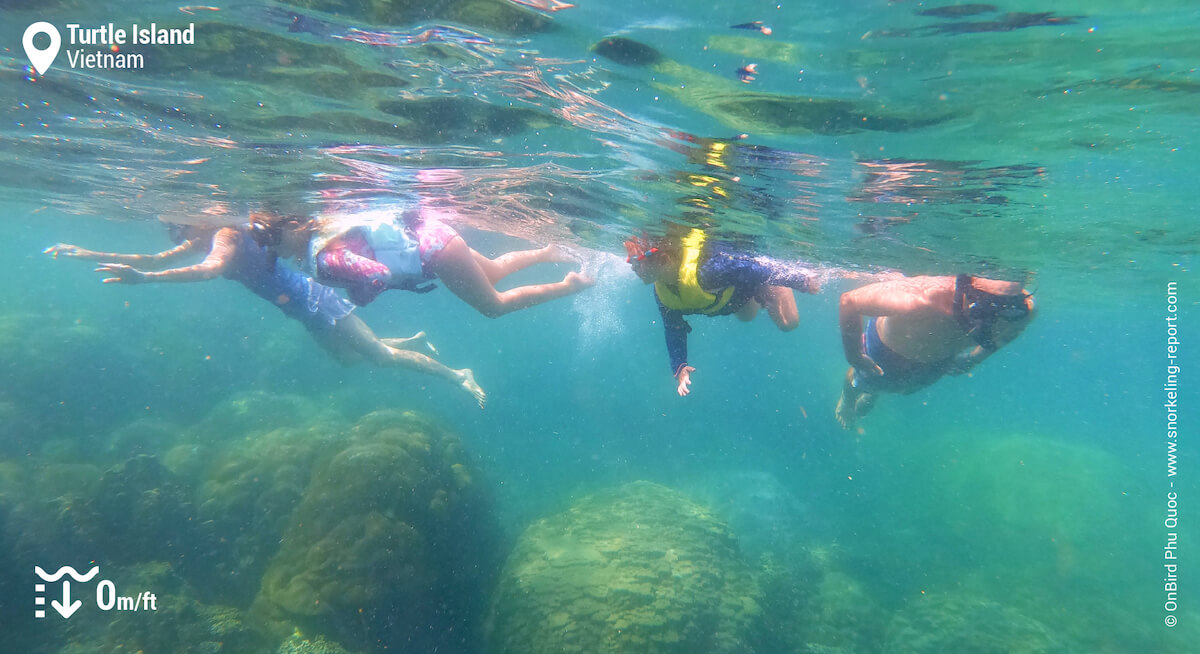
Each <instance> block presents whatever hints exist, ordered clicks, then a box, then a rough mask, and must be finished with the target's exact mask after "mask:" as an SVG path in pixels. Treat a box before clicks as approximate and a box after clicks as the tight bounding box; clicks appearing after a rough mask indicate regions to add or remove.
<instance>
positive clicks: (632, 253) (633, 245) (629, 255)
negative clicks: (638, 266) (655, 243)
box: [625, 236, 658, 263]
mask: <svg viewBox="0 0 1200 654" xmlns="http://www.w3.org/2000/svg"><path fill="white" fill-rule="evenodd" d="M652 254H658V248H656V247H651V245H650V244H649V243H648V242H647V241H646V240H645V239H641V238H638V237H636V236H635V237H633V238H631V239H629V240H628V241H625V263H633V262H635V261H643V260H645V258H646V257H648V256H650V255H652Z"/></svg>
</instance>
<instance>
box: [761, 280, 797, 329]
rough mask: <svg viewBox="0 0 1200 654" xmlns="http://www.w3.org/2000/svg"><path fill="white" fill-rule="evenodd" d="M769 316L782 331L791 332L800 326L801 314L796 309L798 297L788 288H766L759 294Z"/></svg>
mask: <svg viewBox="0 0 1200 654" xmlns="http://www.w3.org/2000/svg"><path fill="white" fill-rule="evenodd" d="M759 296H760V297H761V298H762V299H763V305H764V306H765V307H766V308H767V315H769V316H771V320H773V321H775V325H776V326H778V327H779V329H781V330H782V331H785V332H790V331H792V330H793V329H795V328H796V325H798V324H800V312H799V311H798V310H797V309H796V295H795V294H794V293H792V289H790V288H788V287H786V286H764V287H763V290H762V291H761V292H760V293H759Z"/></svg>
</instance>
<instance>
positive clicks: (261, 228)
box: [250, 213, 312, 248]
mask: <svg viewBox="0 0 1200 654" xmlns="http://www.w3.org/2000/svg"><path fill="white" fill-rule="evenodd" d="M311 222H312V221H311V219H309V218H305V217H302V216H281V215H278V214H270V213H253V214H250V235H251V236H252V237H254V242H255V243H258V244H259V246H261V247H264V248H270V247H275V246H277V245H279V243H280V241H282V240H283V230H285V229H296V228H298V227H301V226H307V225H309V224H310V223H311Z"/></svg>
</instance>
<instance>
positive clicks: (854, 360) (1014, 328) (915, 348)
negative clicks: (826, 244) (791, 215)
mask: <svg viewBox="0 0 1200 654" xmlns="http://www.w3.org/2000/svg"><path fill="white" fill-rule="evenodd" d="M1034 312H1035V307H1034V302H1033V296H1032V295H1030V294H1029V293H1028V292H1027V291H1026V290H1025V289H1023V288H1022V287H1021V284H1020V283H1018V282H1007V281H1000V280H995V279H985V278H982V277H974V276H971V275H958V276H957V277H949V276H947V277H911V278H907V279H903V280H898V281H888V282H879V283H875V284H868V285H867V286H863V287H861V288H857V289H855V290H853V291H849V292H847V293H844V294H842V299H841V330H842V345H843V347H844V348H845V350H846V360H847V361H849V362H850V369H849V370H847V371H846V377H845V382H844V384H843V387H842V396H841V398H840V399H839V400H838V404H837V409H836V414H837V419H838V422H840V423H841V424H842V427H844V428H849V427H850V426H851V425H853V424H854V422H855V420H857V419H858V418H860V417H862V416H863V415H865V414H866V413H867V412H868V411H870V410H871V407H872V406H873V405H874V403H875V399H876V395H877V394H878V393H899V394H904V395H906V394H908V393H912V392H914V391H917V390H919V389H921V388H924V387H926V386H929V385H930V384H932V383H934V382H935V381H937V380H938V379H941V378H942V377H943V376H944V375H961V374H963V373H965V372H968V371H969V370H971V369H972V368H974V367H975V366H977V365H979V363H980V362H982V361H983V360H984V359H986V358H988V357H989V356H991V354H992V353H993V352H995V351H996V350H997V349H999V348H1000V347H1002V346H1004V345H1005V344H1007V343H1008V342H1009V341H1011V340H1013V339H1014V338H1016V337H1017V335H1018V334H1020V333H1021V331H1022V330H1024V329H1025V327H1026V326H1027V325H1028V324H1029V321H1030V320H1032V319H1033V316H1034ZM864 318H866V319H867V320H866V325H865V326H864V325H863V319H864Z"/></svg>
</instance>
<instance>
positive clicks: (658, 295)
mask: <svg viewBox="0 0 1200 654" xmlns="http://www.w3.org/2000/svg"><path fill="white" fill-rule="evenodd" d="M625 253H626V255H627V257H626V261H628V262H629V264H630V265H631V266H633V271H634V273H636V274H637V276H638V277H640V278H641V280H642V281H643V282H645V283H647V284H654V297H655V299H656V300H657V301H658V310H659V311H660V312H661V313H662V317H663V326H664V328H665V329H666V333H667V353H668V354H669V355H670V358H671V372H672V374H673V375H674V377H675V383H676V391H677V392H678V393H679V395H680V396H684V395H687V394H688V393H689V392H690V391H691V389H690V388H689V387H690V386H691V383H692V377H691V374H692V372H694V371H695V370H696V369H695V368H694V367H692V366H690V365H688V362H687V335H688V332H690V331H691V329H692V328H691V326H690V325H688V323H687V320H685V319H684V316H686V315H695V314H700V315H706V316H725V315H729V314H735V315H736V316H737V317H738V318H740V319H742V320H747V321H748V320H752V319H754V316H755V315H757V314H758V310H759V309H760V308H766V310H767V314H768V315H770V316H771V320H773V321H774V322H775V324H776V325H778V326H779V329H781V330H783V331H791V330H793V329H795V328H796V325H797V324H798V323H799V320H800V314H799V312H798V311H797V310H796V298H795V296H794V295H793V294H792V291H793V289H794V290H798V291H802V292H805V293H816V292H817V291H818V290H819V286H818V283H817V280H816V277H815V275H813V272H812V270H810V269H808V268H804V267H802V266H798V265H789V264H787V263H784V262H781V261H775V260H773V259H769V258H767V257H762V256H758V255H755V254H753V253H749V252H742V251H738V250H737V249H736V248H733V247H730V246H727V245H726V244H723V243H720V242H717V241H714V240H711V239H708V238H707V236H706V235H705V233H704V232H703V231H701V230H699V229H693V230H691V231H690V232H688V233H687V234H686V235H685V236H684V237H683V238H682V239H679V240H678V241H669V240H667V241H662V242H657V243H651V242H650V241H648V240H646V239H643V238H637V237H635V238H631V239H629V240H628V241H625Z"/></svg>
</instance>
